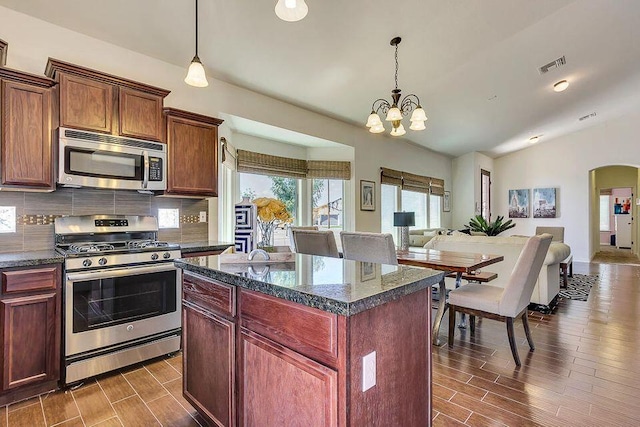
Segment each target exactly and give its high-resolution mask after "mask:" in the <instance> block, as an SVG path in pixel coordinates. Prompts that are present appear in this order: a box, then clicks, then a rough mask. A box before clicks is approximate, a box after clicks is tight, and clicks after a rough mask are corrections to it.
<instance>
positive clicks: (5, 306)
mask: <svg viewBox="0 0 640 427" xmlns="http://www.w3.org/2000/svg"><path fill="white" fill-rule="evenodd" d="M57 298H58V295H57V293H55V292H52V293H47V294H41V295H34V296H27V297H19V298H7V299H4V300H0V318H1V319H2V334H3V337H4V342H3V344H4V348H3V354H2V357H3V375H2V385H1V386H2V390H9V389H13V388H16V387H20V386H23V385H27V384H32V383H37V382H42V381H49V380H56V379H58V378H59V376H60V375H59V374H60V345H59V341H60V338H59V336H60V335H59V331H58V328H59V321H58V317H59V312H58V310H57V306H58V304H57Z"/></svg>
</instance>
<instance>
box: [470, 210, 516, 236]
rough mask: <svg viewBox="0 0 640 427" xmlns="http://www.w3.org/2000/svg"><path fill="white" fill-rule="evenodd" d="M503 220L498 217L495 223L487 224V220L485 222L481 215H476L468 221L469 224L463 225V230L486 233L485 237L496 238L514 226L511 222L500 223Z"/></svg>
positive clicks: (501, 217)
mask: <svg viewBox="0 0 640 427" xmlns="http://www.w3.org/2000/svg"><path fill="white" fill-rule="evenodd" d="M503 220H504V217H503V216H500V215H498V218H496V220H495V221H493V222H487V220H485V219H484V218H483V217H482V215H476V216H475V217H473V218H471V219H470V220H469V224H465V228H468V229H469V230H471V231H478V232H483V233H486V234H487V236H497V235H498V234H500V233H502V232H503V231H506V230H509V229H510V228H513V227H515V226H516V225H515V224H514V223H513V221H512V220H508V221H507V222H502V221H503Z"/></svg>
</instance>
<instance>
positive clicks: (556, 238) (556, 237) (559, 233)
mask: <svg viewBox="0 0 640 427" xmlns="http://www.w3.org/2000/svg"><path fill="white" fill-rule="evenodd" d="M544 233H547V234H551V236H552V237H553V239H551V241H552V242H560V243H564V227H536V235H540V234H544Z"/></svg>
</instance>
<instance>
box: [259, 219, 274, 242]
mask: <svg viewBox="0 0 640 427" xmlns="http://www.w3.org/2000/svg"><path fill="white" fill-rule="evenodd" d="M258 227H259V228H260V241H259V242H258V247H259V248H266V247H269V246H273V231H274V230H275V228H276V224H275V222H263V221H258Z"/></svg>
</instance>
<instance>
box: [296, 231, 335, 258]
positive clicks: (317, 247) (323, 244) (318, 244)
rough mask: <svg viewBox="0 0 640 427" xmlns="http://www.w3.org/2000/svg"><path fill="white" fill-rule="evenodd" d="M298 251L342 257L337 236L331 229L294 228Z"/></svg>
mask: <svg viewBox="0 0 640 427" xmlns="http://www.w3.org/2000/svg"><path fill="white" fill-rule="evenodd" d="M291 233H292V234H293V241H294V242H295V248H296V252H298V253H301V254H309V255H322V256H328V257H334V258H340V252H338V247H337V245H336V237H335V235H334V234H333V231H329V230H320V231H318V230H292V231H291Z"/></svg>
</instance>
